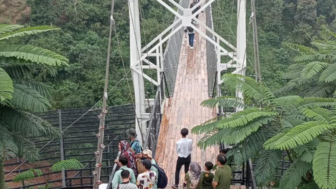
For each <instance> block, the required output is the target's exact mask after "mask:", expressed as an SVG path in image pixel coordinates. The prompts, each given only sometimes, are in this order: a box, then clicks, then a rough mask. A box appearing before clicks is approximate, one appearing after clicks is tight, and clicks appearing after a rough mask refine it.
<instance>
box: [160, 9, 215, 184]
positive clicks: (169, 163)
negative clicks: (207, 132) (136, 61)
mask: <svg viewBox="0 0 336 189" xmlns="http://www.w3.org/2000/svg"><path fill="white" fill-rule="evenodd" d="M199 18H200V20H202V21H203V22H204V23H205V13H203V14H202V13H201V14H200V15H199ZM199 29H201V30H203V31H204V28H201V27H200V28H199ZM206 63H207V62H206V40H205V39H204V38H202V37H201V36H199V35H198V34H197V33H196V35H195V44H194V49H193V50H191V49H190V48H189V45H188V38H184V39H183V44H182V49H181V55H180V62H179V67H178V72H177V78H176V85H175V92H174V95H173V97H172V98H171V99H169V103H168V106H166V107H165V110H164V116H163V121H162V123H161V130H160V135H159V140H158V147H157V150H156V160H157V162H158V163H159V165H160V166H161V167H162V168H163V169H164V170H165V171H166V173H167V176H168V179H169V184H172V183H173V182H174V180H175V179H174V178H175V166H176V160H177V153H176V149H175V143H176V141H177V140H179V139H180V138H181V135H180V130H181V129H182V128H188V129H189V131H190V130H191V129H192V128H193V127H194V126H196V125H199V124H201V123H203V122H205V121H207V120H209V119H211V118H213V117H215V116H216V113H215V111H214V110H213V109H209V108H205V107H202V106H201V105H200V104H201V102H202V101H204V100H206V99H208V78H207V77H208V76H207V64H206ZM188 138H191V139H192V140H193V151H192V155H191V159H192V161H196V162H198V163H199V164H200V165H201V167H202V168H203V167H204V163H205V162H206V161H211V162H213V163H214V161H215V158H216V156H217V155H218V153H219V149H218V148H207V149H206V151H203V150H201V149H200V148H198V147H197V141H198V140H199V139H200V138H201V136H197V135H194V134H189V136H188ZM180 178H181V181H180V185H181V184H182V181H183V180H184V168H183V167H182V169H181V176H180Z"/></svg>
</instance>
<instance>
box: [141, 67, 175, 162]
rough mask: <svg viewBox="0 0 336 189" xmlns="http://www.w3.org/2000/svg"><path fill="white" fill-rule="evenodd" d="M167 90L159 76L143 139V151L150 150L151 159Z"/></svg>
mask: <svg viewBox="0 0 336 189" xmlns="http://www.w3.org/2000/svg"><path fill="white" fill-rule="evenodd" d="M169 92H170V91H169V89H168V88H167V83H166V79H165V74H164V73H162V74H161V83H160V85H159V86H158V87H157V91H156V94H155V99H154V104H153V106H152V107H151V114H150V121H149V122H148V125H147V132H146V136H145V138H144V145H143V148H144V149H150V150H151V151H152V152H153V157H155V152H156V147H157V142H158V138H159V133H160V125H161V121H162V107H163V103H164V100H165V97H166V96H167V95H168V96H169Z"/></svg>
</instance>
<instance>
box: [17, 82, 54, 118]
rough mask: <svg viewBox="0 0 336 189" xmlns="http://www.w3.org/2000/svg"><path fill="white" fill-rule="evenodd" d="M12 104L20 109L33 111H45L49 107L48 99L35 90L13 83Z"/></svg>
mask: <svg viewBox="0 0 336 189" xmlns="http://www.w3.org/2000/svg"><path fill="white" fill-rule="evenodd" d="M23 101H26V102H25V103H23ZM12 104H13V105H14V106H15V107H18V108H20V109H22V110H29V111H33V112H45V111H47V110H48V109H49V108H50V107H51V105H50V103H49V102H48V100H47V99H46V98H44V97H43V96H42V95H41V94H40V93H39V92H38V91H37V90H35V89H33V88H30V87H28V86H25V85H21V84H15V85H14V93H13V100H12Z"/></svg>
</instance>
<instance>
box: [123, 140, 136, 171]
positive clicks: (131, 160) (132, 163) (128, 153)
mask: <svg viewBox="0 0 336 189" xmlns="http://www.w3.org/2000/svg"><path fill="white" fill-rule="evenodd" d="M119 151H120V152H121V154H120V155H122V156H125V157H126V158H127V160H128V164H127V167H128V168H131V169H132V170H133V172H134V175H135V177H137V176H138V171H137V167H136V159H135V154H134V151H133V150H131V148H130V145H129V144H128V142H126V141H125V140H122V141H120V142H119Z"/></svg>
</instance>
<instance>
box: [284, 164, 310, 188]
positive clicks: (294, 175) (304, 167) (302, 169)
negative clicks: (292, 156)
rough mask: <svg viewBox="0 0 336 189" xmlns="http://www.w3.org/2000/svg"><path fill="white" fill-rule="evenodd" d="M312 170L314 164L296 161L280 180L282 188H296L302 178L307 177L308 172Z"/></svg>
mask: <svg viewBox="0 0 336 189" xmlns="http://www.w3.org/2000/svg"><path fill="white" fill-rule="evenodd" d="M311 168H312V164H310V163H306V162H303V161H300V160H296V161H294V162H293V163H292V164H291V166H290V167H289V168H288V169H287V170H286V171H285V173H284V174H283V175H282V177H281V180H280V188H296V187H297V186H298V185H299V184H300V182H301V177H305V176H306V174H307V172H308V171H309V170H310V169H311Z"/></svg>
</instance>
